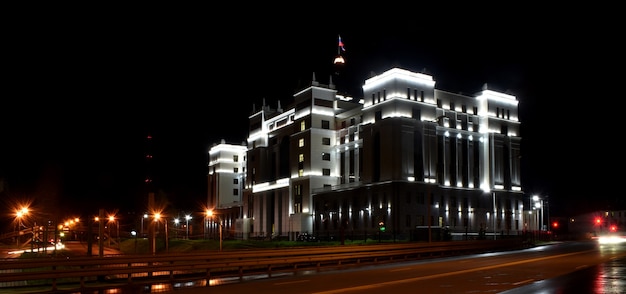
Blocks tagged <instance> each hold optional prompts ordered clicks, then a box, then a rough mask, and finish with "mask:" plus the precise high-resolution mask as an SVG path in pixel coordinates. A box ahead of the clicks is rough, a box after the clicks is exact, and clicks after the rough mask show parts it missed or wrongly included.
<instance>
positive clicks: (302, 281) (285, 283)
mask: <svg viewBox="0 0 626 294" xmlns="http://www.w3.org/2000/svg"><path fill="white" fill-rule="evenodd" d="M309 281H311V280H300V281H293V282H284V283H274V285H287V284H298V283H306V282H309Z"/></svg>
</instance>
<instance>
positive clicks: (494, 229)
mask: <svg viewBox="0 0 626 294" xmlns="http://www.w3.org/2000/svg"><path fill="white" fill-rule="evenodd" d="M492 193H493V216H492V219H493V239H494V240H495V239H496V215H498V208H497V207H496V192H495V191H493V192H492Z"/></svg>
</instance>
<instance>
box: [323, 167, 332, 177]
mask: <svg viewBox="0 0 626 294" xmlns="http://www.w3.org/2000/svg"><path fill="white" fill-rule="evenodd" d="M322 175H324V176H330V168H324V169H322Z"/></svg>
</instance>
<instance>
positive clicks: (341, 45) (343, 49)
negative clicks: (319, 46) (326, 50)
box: [339, 36, 346, 51]
mask: <svg viewBox="0 0 626 294" xmlns="http://www.w3.org/2000/svg"><path fill="white" fill-rule="evenodd" d="M339 47H340V48H341V51H346V48H343V42H341V36H339Z"/></svg>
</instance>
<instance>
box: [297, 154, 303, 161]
mask: <svg viewBox="0 0 626 294" xmlns="http://www.w3.org/2000/svg"><path fill="white" fill-rule="evenodd" d="M298 161H299V162H304V154H300V155H298Z"/></svg>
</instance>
